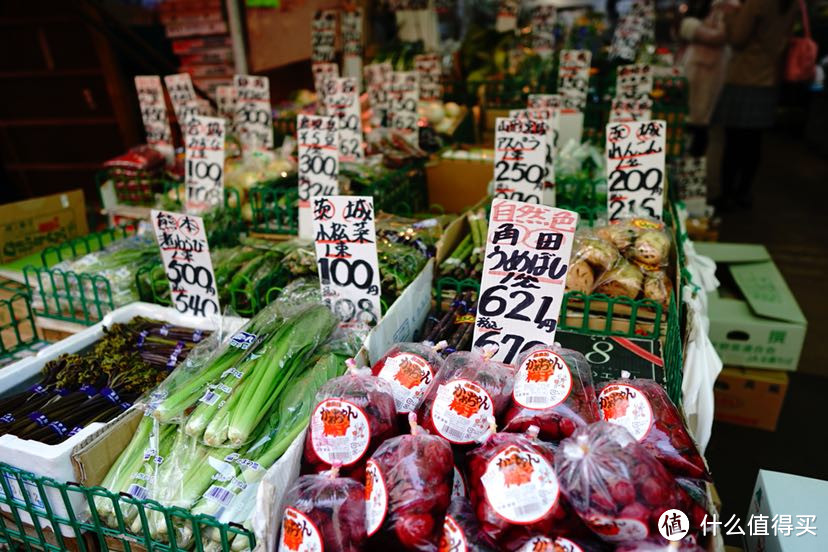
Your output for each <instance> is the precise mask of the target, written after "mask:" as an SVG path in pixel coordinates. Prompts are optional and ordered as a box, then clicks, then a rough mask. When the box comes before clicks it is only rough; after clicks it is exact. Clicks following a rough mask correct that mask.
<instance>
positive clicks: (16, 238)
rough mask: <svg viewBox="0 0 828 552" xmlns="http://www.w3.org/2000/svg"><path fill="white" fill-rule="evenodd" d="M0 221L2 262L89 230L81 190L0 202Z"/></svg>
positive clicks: (0, 254)
mask: <svg viewBox="0 0 828 552" xmlns="http://www.w3.org/2000/svg"><path fill="white" fill-rule="evenodd" d="M0 221H2V222H0V263H7V262H9V261H12V260H14V259H18V258H20V257H25V256H26V255H30V254H32V253H36V252H38V251H40V250H42V249H43V248H44V247H46V246H47V245H54V244H56V243H61V242H65V241H68V240H69V239H71V238H74V237H77V236H82V235H84V234H86V233H87V232H88V229H87V226H86V206H85V204H84V201H83V192H82V191H81V190H73V191H71V192H67V193H64V194H55V195H50V196H44V197H37V198H34V199H27V200H25V201H18V202H16V203H7V204H6V205H0Z"/></svg>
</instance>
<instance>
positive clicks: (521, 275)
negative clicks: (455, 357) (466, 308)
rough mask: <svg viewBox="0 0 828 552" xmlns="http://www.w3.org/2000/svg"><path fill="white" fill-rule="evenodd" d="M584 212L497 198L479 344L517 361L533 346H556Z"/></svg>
mask: <svg viewBox="0 0 828 552" xmlns="http://www.w3.org/2000/svg"><path fill="white" fill-rule="evenodd" d="M577 224H578V214H577V213H574V212H572V211H566V210H564V209H556V208H555V207H547V206H545V205H531V204H527V203H522V202H519V201H509V200H505V199H494V200H492V211H491V215H490V217H489V234H488V236H487V238H486V258H485V260H484V262H483V278H482V280H481V283H480V298H479V300H478V303H477V320H476V322H475V328H474V346H475V347H476V348H482V347H487V346H490V347H496V348H497V353H496V354H495V355H494V359H495V360H498V361H502V362H506V363H509V364H511V363H513V362H514V361H515V360H516V358H517V355H518V354H519V353H520V352H521V351H525V350H527V349H528V348H529V347H533V346H535V345H539V344H544V345H552V344H553V343H554V342H555V330H556V329H557V327H558V315H559V313H560V309H561V301H562V300H563V295H564V287H565V284H566V275H567V272H568V270H569V257H570V255H571V253H572V241H573V238H574V235H575V227H576V226H577Z"/></svg>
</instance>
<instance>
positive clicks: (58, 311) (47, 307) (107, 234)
mask: <svg viewBox="0 0 828 552" xmlns="http://www.w3.org/2000/svg"><path fill="white" fill-rule="evenodd" d="M134 233H135V229H134V228H133V227H128V226H125V227H119V228H110V229H108V230H104V231H102V232H93V233H91V234H87V235H86V236H82V237H80V238H74V239H71V240H69V241H67V242H64V243H62V244H60V245H57V246H49V247H47V248H46V249H44V250H43V251H42V252H41V254H40V258H41V261H42V266H33V265H28V266H25V267H23V277H24V279H25V282H26V288H27V290H28V295H29V299H30V301H32V303H33V305H34V304H35V303H36V302H37V303H38V306H37V307H34V306H33V310H34V313H35V314H36V315H37V316H42V317H44V318H52V319H55V320H63V321H66V322H75V323H79V324H83V325H86V326H89V325H92V324H94V323H96V322H98V321H99V320H101V319H102V318H103V317H104V315H105V314H106V313H108V312H110V311H112V310H114V309H115V303H114V301H113V299H112V284H111V283H110V282H109V280H108V279H107V278H106V277H104V276H101V275H100V274H77V273H76V272H74V271H71V270H61V269H59V268H55V267H54V265H56V264H57V263H59V262H61V261H64V260H68V259H74V258H77V257H80V256H83V255H86V254H88V253H92V252H93V251H99V250H101V249H103V248H104V247H106V245H108V244H110V243H112V242H113V241H116V240H118V239H122V238H126V237H129V236H131V235H133V234H134ZM58 284H61V285H58ZM72 290H77V295H75V294H74V293H73V292H72ZM36 299H37V300H38V301H35V300H36Z"/></svg>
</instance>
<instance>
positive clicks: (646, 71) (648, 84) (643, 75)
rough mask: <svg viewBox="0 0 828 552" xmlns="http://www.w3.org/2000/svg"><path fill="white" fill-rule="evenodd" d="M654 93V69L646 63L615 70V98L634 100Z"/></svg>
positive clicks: (620, 66) (619, 67)
mask: <svg viewBox="0 0 828 552" xmlns="http://www.w3.org/2000/svg"><path fill="white" fill-rule="evenodd" d="M652 92H653V68H652V67H651V66H650V65H648V64H646V63H638V64H633V65H619V66H618V68H617V69H616V70H615V97H616V98H625V99H628V100H633V99H637V98H641V97H642V96H649V95H650V94H652Z"/></svg>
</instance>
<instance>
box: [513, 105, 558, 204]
mask: <svg viewBox="0 0 828 552" xmlns="http://www.w3.org/2000/svg"><path fill="white" fill-rule="evenodd" d="M509 117H511V118H512V119H531V120H533V121H543V122H544V123H545V124H546V172H545V173H544V175H543V197H542V201H541V203H543V204H544V205H555V152H556V151H557V147H558V110H557V109H511V110H509Z"/></svg>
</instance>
